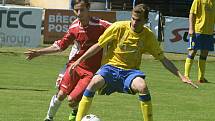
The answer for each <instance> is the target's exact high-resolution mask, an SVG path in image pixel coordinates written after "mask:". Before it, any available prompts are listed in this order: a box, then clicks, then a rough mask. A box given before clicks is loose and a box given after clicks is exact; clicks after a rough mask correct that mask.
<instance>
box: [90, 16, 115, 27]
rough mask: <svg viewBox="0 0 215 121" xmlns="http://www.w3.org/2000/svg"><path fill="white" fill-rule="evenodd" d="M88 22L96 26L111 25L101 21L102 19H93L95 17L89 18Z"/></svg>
mask: <svg viewBox="0 0 215 121" xmlns="http://www.w3.org/2000/svg"><path fill="white" fill-rule="evenodd" d="M90 22H91V23H94V24H97V25H111V23H110V22H109V21H106V20H103V19H101V18H99V17H95V16H93V17H91V18H90Z"/></svg>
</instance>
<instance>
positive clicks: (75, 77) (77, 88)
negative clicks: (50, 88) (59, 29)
mask: <svg viewBox="0 0 215 121" xmlns="http://www.w3.org/2000/svg"><path fill="white" fill-rule="evenodd" d="M89 7H90V4H89V2H88V0H75V1H74V13H75V14H76V16H77V19H76V20H75V21H74V22H73V23H72V24H71V25H70V27H69V30H68V31H67V33H66V34H65V35H64V37H63V38H62V39H60V40H57V41H55V42H54V44H53V45H51V46H50V47H47V48H43V49H39V50H32V49H30V50H28V51H27V52H25V55H26V56H27V57H26V59H28V60H31V59H33V58H35V57H38V56H40V55H44V54H49V53H55V52H61V51H63V50H65V49H66V48H68V47H69V46H70V45H73V46H72V50H71V53H70V60H69V62H68V63H67V67H66V71H65V73H64V76H63V78H62V81H61V83H60V85H59V91H58V93H57V95H54V96H53V97H52V99H51V102H50V106H49V110H48V112H47V116H46V118H45V121H53V118H54V116H55V114H56V112H57V110H58V108H59V107H60V104H61V102H62V101H63V100H64V99H65V98H66V97H68V102H69V106H70V107H71V108H72V116H70V119H69V120H70V121H75V116H76V112H77V110H78V109H77V108H78V103H79V101H80V100H81V97H82V95H83V92H84V90H85V88H86V87H87V85H88V84H89V82H90V80H91V78H92V77H93V74H94V73H95V72H96V71H97V70H98V68H99V67H100V64H101V59H102V54H103V53H102V51H100V52H99V53H98V54H96V55H95V56H93V57H91V58H89V59H87V60H86V61H83V62H82V63H80V64H79V65H78V67H77V68H75V69H73V70H72V73H71V74H70V65H71V64H72V63H73V62H74V61H76V60H77V59H78V58H79V57H81V56H82V55H83V54H84V53H85V52H86V51H87V50H88V48H90V47H91V46H92V45H94V44H95V43H97V41H98V38H99V37H100V35H102V34H103V32H104V31H105V30H106V29H107V28H108V27H109V26H110V23H109V22H107V21H104V20H101V19H98V18H94V17H90V16H89Z"/></svg>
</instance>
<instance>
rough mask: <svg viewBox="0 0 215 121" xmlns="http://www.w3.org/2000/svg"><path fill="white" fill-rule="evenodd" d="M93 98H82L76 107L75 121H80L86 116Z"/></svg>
mask: <svg viewBox="0 0 215 121" xmlns="http://www.w3.org/2000/svg"><path fill="white" fill-rule="evenodd" d="M92 100H93V98H92V97H86V96H83V97H82V99H81V101H80V103H79V107H78V112H77V115H76V121H81V119H82V118H83V117H84V116H85V115H86V113H87V112H88V110H89V108H90V106H91V103H92Z"/></svg>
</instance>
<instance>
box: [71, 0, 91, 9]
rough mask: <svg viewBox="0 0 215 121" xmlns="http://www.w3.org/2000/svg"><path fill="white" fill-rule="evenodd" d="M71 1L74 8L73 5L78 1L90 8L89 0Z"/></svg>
mask: <svg viewBox="0 0 215 121" xmlns="http://www.w3.org/2000/svg"><path fill="white" fill-rule="evenodd" d="M72 3H73V6H72V8H74V6H75V5H76V4H79V3H84V4H86V7H87V8H90V2H89V0H72Z"/></svg>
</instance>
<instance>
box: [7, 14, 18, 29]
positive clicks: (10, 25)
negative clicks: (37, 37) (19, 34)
mask: <svg viewBox="0 0 215 121" xmlns="http://www.w3.org/2000/svg"><path fill="white" fill-rule="evenodd" d="M13 14H19V11H13V10H11V11H8V13H7V27H8V28H18V25H17V24H11V21H16V17H13V16H12V15H13Z"/></svg>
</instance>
